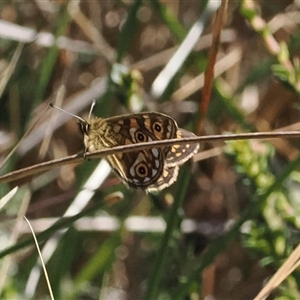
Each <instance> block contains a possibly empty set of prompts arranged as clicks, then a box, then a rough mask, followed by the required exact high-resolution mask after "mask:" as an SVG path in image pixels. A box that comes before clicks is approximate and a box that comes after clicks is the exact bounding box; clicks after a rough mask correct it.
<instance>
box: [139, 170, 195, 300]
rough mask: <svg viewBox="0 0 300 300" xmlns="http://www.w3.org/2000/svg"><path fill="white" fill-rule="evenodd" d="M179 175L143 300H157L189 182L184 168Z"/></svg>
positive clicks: (188, 174)
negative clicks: (170, 243)
mask: <svg viewBox="0 0 300 300" xmlns="http://www.w3.org/2000/svg"><path fill="white" fill-rule="evenodd" d="M182 171H183V172H181V174H180V178H179V184H178V187H180V189H179V191H178V196H177V197H176V198H175V200H174V203H173V204H172V207H171V210H170V212H169V215H168V217H167V228H166V231H165V233H164V235H163V237H162V240H161V243H160V247H159V250H158V251H157V255H156V259H155V262H154V265H153V270H152V274H151V276H150V278H149V282H148V286H147V290H146V294H145V298H144V299H145V300H152V299H157V294H158V289H159V284H160V281H161V277H162V273H163V269H164V267H165V262H166V259H167V254H168V249H169V248H168V245H169V242H170V240H171V237H172V234H173V232H174V230H175V228H176V226H178V222H179V220H180V219H179V218H180V216H179V214H178V210H179V209H180V208H181V207H182V204H183V201H184V199H185V194H186V191H187V187H188V184H189V181H190V172H189V170H188V169H187V167H185V168H184V169H183V170H182Z"/></svg>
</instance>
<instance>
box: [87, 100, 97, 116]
mask: <svg viewBox="0 0 300 300" xmlns="http://www.w3.org/2000/svg"><path fill="white" fill-rule="evenodd" d="M95 105H96V100H95V99H94V100H93V102H92V104H91V108H90V112H89V118H88V120H89V121H90V119H91V115H92V111H93V109H94V107H95Z"/></svg>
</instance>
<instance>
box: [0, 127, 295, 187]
mask: <svg viewBox="0 0 300 300" xmlns="http://www.w3.org/2000/svg"><path fill="white" fill-rule="evenodd" d="M297 137H300V131H277V132H276V131H274V132H254V133H240V134H223V135H208V136H195V137H189V138H181V139H168V140H160V141H153V142H146V143H139V144H131V145H124V146H117V147H113V148H109V149H102V150H98V151H94V152H87V153H85V158H87V159H91V158H100V157H105V156H107V155H113V154H117V153H125V152H132V151H139V150H145V149H150V148H154V147H157V148H163V147H167V146H172V145H179V144H187V143H189V144H195V143H201V142H217V141H230V140H231V141H232V140H245V139H251V140H253V139H274V138H297ZM83 160H84V159H83V154H74V155H71V156H66V157H63V158H59V159H54V160H51V161H47V162H43V163H40V164H36V165H33V166H30V167H27V168H24V169H20V170H17V171H13V172H11V173H8V174H6V175H3V176H0V183H5V182H11V181H14V180H17V179H21V178H24V177H27V176H30V175H35V174H38V173H41V172H45V171H48V170H50V169H52V168H54V167H58V166H62V165H66V164H76V163H80V162H82V161H83Z"/></svg>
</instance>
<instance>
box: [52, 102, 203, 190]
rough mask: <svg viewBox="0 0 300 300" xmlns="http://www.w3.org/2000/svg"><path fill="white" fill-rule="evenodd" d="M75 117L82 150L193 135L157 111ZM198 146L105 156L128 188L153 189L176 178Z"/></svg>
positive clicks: (161, 187) (95, 149) (159, 188)
mask: <svg viewBox="0 0 300 300" xmlns="http://www.w3.org/2000/svg"><path fill="white" fill-rule="evenodd" d="M51 106H53V105H51ZM56 108H57V107H56ZM75 117H77V116H75ZM77 118H78V119H79V120H80V124H81V128H82V131H83V134H84V145H85V151H86V152H94V151H97V150H101V149H108V148H112V147H116V146H121V145H131V144H136V143H144V142H151V141H157V140H165V139H173V138H183V137H192V136H195V135H194V134H193V133H192V132H189V131H187V130H184V129H181V128H178V126H177V123H176V122H175V121H174V120H173V119H172V118H171V117H169V116H167V115H164V114H161V113H157V112H144V113H138V114H129V115H122V116H116V117H111V118H106V119H102V118H97V117H95V118H89V121H86V120H84V119H82V118H80V117H77ZM198 149H199V144H188V143H187V144H184V145H173V146H169V147H164V148H156V147H155V146H154V147H153V148H151V149H145V150H139V151H134V150H133V151H130V152H126V153H117V154H113V155H108V156H107V157H106V159H107V161H108V162H109V164H110V166H111V167H112V169H113V170H114V171H115V173H116V174H117V175H118V176H119V177H120V178H121V179H122V181H123V182H124V183H125V184H126V185H128V186H129V187H132V188H141V189H144V190H146V191H147V192H156V191H160V190H162V189H164V188H166V187H168V186H170V185H171V184H172V183H174V182H175V181H176V179H177V175H178V170H179V166H180V165H182V164H183V163H184V162H186V161H187V160H188V159H189V158H191V157H192V156H193V155H194V154H195V153H196V152H197V151H198Z"/></svg>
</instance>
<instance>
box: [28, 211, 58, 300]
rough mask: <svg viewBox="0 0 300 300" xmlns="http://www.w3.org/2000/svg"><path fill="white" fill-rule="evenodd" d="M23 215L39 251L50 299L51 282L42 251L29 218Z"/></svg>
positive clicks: (51, 294) (51, 296) (51, 295)
mask: <svg viewBox="0 0 300 300" xmlns="http://www.w3.org/2000/svg"><path fill="white" fill-rule="evenodd" d="M23 217H24V219H25V221H26V222H27V223H28V226H29V228H30V230H31V233H32V236H33V239H34V243H35V245H36V249H37V251H38V253H39V257H40V260H41V263H42V266H43V270H44V275H45V278H46V283H47V287H48V291H49V294H50V298H51V299H52V300H54V297H53V293H52V288H51V284H50V280H49V277H48V272H47V269H46V266H45V264H44V261H43V256H42V253H41V250H40V247H39V243H38V241H37V238H36V235H35V233H34V230H33V228H32V226H31V224H30V222H29V220H28V219H27V218H26V217H25V216H23Z"/></svg>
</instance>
